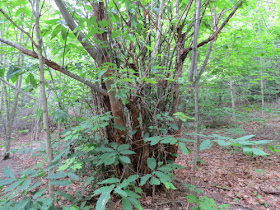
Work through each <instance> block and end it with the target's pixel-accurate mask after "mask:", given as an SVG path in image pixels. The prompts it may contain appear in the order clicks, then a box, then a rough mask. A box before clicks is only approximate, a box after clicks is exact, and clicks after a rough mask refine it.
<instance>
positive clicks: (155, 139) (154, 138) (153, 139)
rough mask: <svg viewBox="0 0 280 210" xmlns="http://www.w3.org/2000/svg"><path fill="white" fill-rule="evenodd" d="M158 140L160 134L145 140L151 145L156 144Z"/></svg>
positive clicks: (160, 138)
mask: <svg viewBox="0 0 280 210" xmlns="http://www.w3.org/2000/svg"><path fill="white" fill-rule="evenodd" d="M160 140H162V137H161V136H153V137H150V138H146V139H145V142H147V141H150V142H151V145H156V144H157V143H158V142H159V141H160Z"/></svg>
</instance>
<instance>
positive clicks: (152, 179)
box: [150, 177, 160, 185]
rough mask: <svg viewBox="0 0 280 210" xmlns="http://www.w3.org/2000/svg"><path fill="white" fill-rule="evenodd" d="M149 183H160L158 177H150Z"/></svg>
mask: <svg viewBox="0 0 280 210" xmlns="http://www.w3.org/2000/svg"><path fill="white" fill-rule="evenodd" d="M150 184H151V185H160V180H159V179H158V178H155V177H152V178H151V180H150Z"/></svg>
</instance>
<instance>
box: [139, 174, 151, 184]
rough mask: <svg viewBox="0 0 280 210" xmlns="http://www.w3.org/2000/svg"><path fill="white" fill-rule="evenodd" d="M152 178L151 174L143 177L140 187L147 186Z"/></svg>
mask: <svg viewBox="0 0 280 210" xmlns="http://www.w3.org/2000/svg"><path fill="white" fill-rule="evenodd" d="M151 177H152V175H151V174H146V175H144V176H142V177H141V181H140V184H139V185H140V186H143V185H144V184H146V182H147V181H148V180H149V179H150V178H151Z"/></svg>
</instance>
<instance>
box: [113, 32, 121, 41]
mask: <svg viewBox="0 0 280 210" xmlns="http://www.w3.org/2000/svg"><path fill="white" fill-rule="evenodd" d="M121 33H122V32H121V30H116V31H113V32H112V38H113V39H114V38H116V37H118V36H120V35H121Z"/></svg>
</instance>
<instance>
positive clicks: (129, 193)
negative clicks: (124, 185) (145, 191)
mask: <svg viewBox="0 0 280 210" xmlns="http://www.w3.org/2000/svg"><path fill="white" fill-rule="evenodd" d="M125 192H126V193H127V195H128V196H129V197H132V198H137V199H138V198H141V196H140V195H138V194H137V193H135V192H133V191H131V190H126V191H125Z"/></svg>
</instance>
